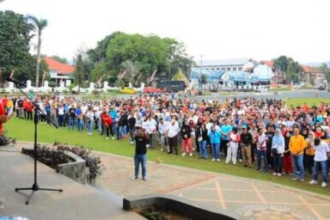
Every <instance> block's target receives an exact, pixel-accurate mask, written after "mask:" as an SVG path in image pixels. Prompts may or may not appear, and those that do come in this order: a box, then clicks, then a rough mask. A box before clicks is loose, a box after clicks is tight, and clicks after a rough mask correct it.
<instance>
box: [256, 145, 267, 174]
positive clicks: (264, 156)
mask: <svg viewBox="0 0 330 220" xmlns="http://www.w3.org/2000/svg"><path fill="white" fill-rule="evenodd" d="M261 159H263V161H264V171H265V172H268V160H267V151H266V150H257V170H260V169H261Z"/></svg>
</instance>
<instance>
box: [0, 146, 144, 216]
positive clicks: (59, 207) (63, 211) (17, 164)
mask: <svg viewBox="0 0 330 220" xmlns="http://www.w3.org/2000/svg"><path fill="white" fill-rule="evenodd" d="M12 151H17V149H15V148H13V147H1V148H0V186H1V187H0V197H1V198H3V199H4V202H3V204H2V205H1V206H0V217H1V216H9V215H10V216H12V215H15V216H25V217H28V218H30V219H31V220H59V219H60V220H96V219H97V220H98V219H99V220H132V219H137V220H140V219H141V220H142V219H144V218H142V217H140V216H139V215H137V214H135V213H132V212H127V211H124V210H122V198H121V197H119V196H116V195H114V194H112V193H110V192H104V191H100V190H97V189H95V188H93V187H90V186H88V185H82V184H79V183H77V182H75V181H73V180H71V179H69V178H67V177H65V176H63V175H61V174H57V173H56V172H55V171H54V170H53V169H51V168H49V167H47V166H45V165H43V164H41V163H38V176H39V177H38V179H39V186H40V187H46V188H61V189H63V192H62V193H59V192H45V191H38V192H36V193H35V194H34V196H33V197H32V200H31V203H30V204H29V205H25V201H26V199H27V197H28V196H29V195H30V191H25V192H22V193H16V192H15V188H16V187H31V186H32V182H33V160H32V159H31V158H30V157H28V156H25V155H23V154H21V153H17V152H12Z"/></svg>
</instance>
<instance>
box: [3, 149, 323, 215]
mask: <svg viewBox="0 0 330 220" xmlns="http://www.w3.org/2000/svg"><path fill="white" fill-rule="evenodd" d="M13 149H14V148H11V149H10V150H13ZM0 150H3V148H0ZM94 153H95V154H98V155H99V156H100V157H101V161H102V164H103V166H104V171H103V174H102V176H101V177H100V178H99V179H98V181H97V183H98V187H97V188H93V187H90V186H87V185H81V184H79V183H76V182H74V181H72V180H70V179H68V178H67V177H64V176H62V175H60V174H57V173H55V171H53V170H52V169H50V168H48V167H47V166H45V165H43V164H40V163H38V164H39V172H38V174H39V180H40V181H39V184H40V186H41V187H50V188H63V189H64V192H63V193H57V192H37V193H36V194H35V196H34V197H33V199H32V202H31V205H29V206H26V205H25V204H24V202H25V199H26V198H27V195H23V194H19V193H15V192H14V188H15V187H26V186H28V187H29V186H30V185H31V184H32V174H33V172H32V171H33V160H32V159H31V158H29V157H27V156H25V155H22V154H20V153H10V152H1V151H0V186H1V187H0V197H4V198H5V202H4V205H3V206H2V207H1V208H0V216H2V215H9V214H16V215H17V214H20V215H25V216H27V217H30V218H31V219H73V220H75V219H101V220H102V219H142V217H140V216H138V215H136V214H135V213H130V212H124V211H123V210H122V209H121V207H122V197H130V196H139V195H148V194H166V195H173V196H177V197H181V198H185V199H188V200H190V201H192V202H194V203H195V204H196V205H198V204H202V205H206V206H207V207H210V208H216V209H220V210H224V211H228V212H232V213H235V214H236V215H238V216H242V218H245V219H246V218H248V219H262V220H267V219H269V220H277V219H278V220H280V219H289V220H290V219H295V220H314V219H315V220H316V219H319V220H330V198H329V197H324V196H321V195H317V194H313V193H309V192H304V191H301V190H295V189H291V188H287V187H284V186H280V185H277V184H272V183H268V182H263V181H256V180H253V179H246V178H239V177H234V176H229V175H223V174H219V173H213V172H206V171H199V170H194V169H189V168H182V167H177V166H171V165H166V164H163V163H154V162H148V175H147V177H148V180H147V181H146V182H145V181H142V180H141V178H140V179H139V180H137V181H133V180H132V176H133V168H134V167H133V159H132V158H128V157H122V156H117V155H111V154H105V153H99V152H94ZM315 187H320V186H315ZM28 193H29V192H28Z"/></svg>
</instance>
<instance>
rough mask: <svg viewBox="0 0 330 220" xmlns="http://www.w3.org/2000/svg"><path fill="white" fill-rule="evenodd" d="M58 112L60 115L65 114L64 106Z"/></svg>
mask: <svg viewBox="0 0 330 220" xmlns="http://www.w3.org/2000/svg"><path fill="white" fill-rule="evenodd" d="M58 114H59V115H64V107H60V108H58Z"/></svg>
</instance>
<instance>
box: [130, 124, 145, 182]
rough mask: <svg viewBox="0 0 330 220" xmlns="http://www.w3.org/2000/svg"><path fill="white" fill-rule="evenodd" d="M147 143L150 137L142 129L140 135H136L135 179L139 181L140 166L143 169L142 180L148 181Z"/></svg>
mask: <svg viewBox="0 0 330 220" xmlns="http://www.w3.org/2000/svg"><path fill="white" fill-rule="evenodd" d="M147 143H148V135H147V133H146V132H145V130H144V129H141V130H140V132H139V135H137V134H136V135H135V155H134V167H135V170H134V177H133V180H137V179H138V177H139V169H140V164H141V167H142V180H143V181H147Z"/></svg>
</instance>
